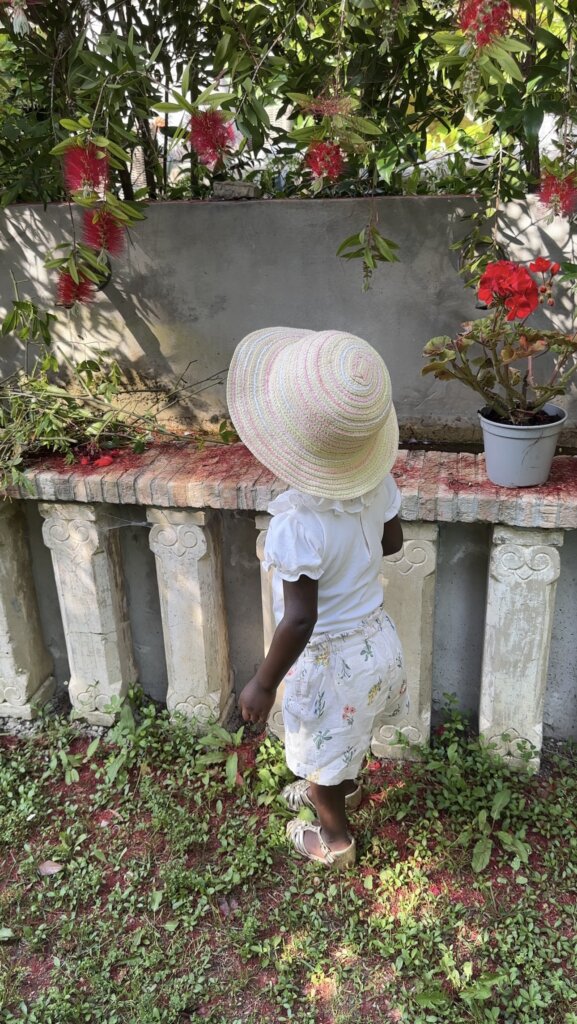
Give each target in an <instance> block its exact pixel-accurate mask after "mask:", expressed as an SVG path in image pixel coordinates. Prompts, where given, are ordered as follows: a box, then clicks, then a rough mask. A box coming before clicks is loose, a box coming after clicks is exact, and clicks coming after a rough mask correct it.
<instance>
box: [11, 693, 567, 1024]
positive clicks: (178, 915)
mask: <svg viewBox="0 0 577 1024" xmlns="http://www.w3.org/2000/svg"><path fill="white" fill-rule="evenodd" d="M286 777H287V776H286V770H285V768H284V763H283V759H282V750H281V749H280V747H279V746H278V745H277V744H276V743H274V742H272V741H271V740H270V739H268V738H264V737H245V736H243V734H242V730H241V731H239V732H237V733H234V734H229V733H227V732H225V731H224V730H223V729H219V728H216V729H214V730H212V732H211V733H210V734H209V735H208V736H206V737H204V738H202V739H200V740H199V739H196V738H195V737H194V736H193V735H192V733H191V732H190V730H189V729H188V728H187V726H186V723H184V722H177V723H170V722H169V721H168V720H167V718H166V716H165V715H164V714H162V713H158V712H157V711H156V710H155V709H154V707H151V706H148V707H147V706H143V707H141V710H140V715H139V719H138V725H137V724H136V722H135V719H134V717H133V715H132V713H131V711H130V709H129V708H125V709H124V710H123V712H122V715H121V718H120V721H119V723H118V725H117V726H116V727H115V729H114V730H113V731H112V733H111V734H109V736H108V737H107V739H106V740H103V741H100V742H98V741H93V742H89V740H87V739H85V738H82V737H79V735H78V733H77V732H76V731H75V730H74V728H73V727H72V726H71V725H69V724H67V723H66V722H64V721H54V720H52V721H49V720H47V721H46V722H45V723H44V726H43V729H42V731H41V732H40V734H39V735H38V736H37V737H35V738H34V739H29V740H16V739H14V738H12V737H0V817H1V819H2V830H1V837H0V846H1V852H0V861H1V863H2V872H1V875H0V1007H2V1009H1V1010H0V1020H1V1021H2V1024H15V1022H16V1021H18V1022H26V1024H83V1022H90V1024H92V1022H98V1024H156V1022H158V1024H192V1022H195V1024H196V1022H200V1021H204V1022H210V1024H241V1022H242V1024H262V1022H263V1021H274V1022H277V1021H278V1022H283V1021H293V1022H297V1024H313V1022H314V1024H347V1022H351V1024H352V1022H355V1024H377V1022H388V1021H392V1022H401V1021H406V1022H409V1024H442V1022H443V1024H444V1022H451V1024H461V1022H463V1024H465V1022H469V1021H472V1022H487V1024H489V1022H503V1024H541V1022H542V1024H577V934H576V933H577V834H576V830H575V797H576V793H577V761H576V759H575V757H574V755H573V752H572V751H571V750H570V749H568V750H566V751H565V752H564V753H561V754H556V755H555V756H553V757H551V758H550V759H549V760H548V761H547V763H546V764H545V767H544V770H543V771H542V772H541V773H540V774H539V775H537V776H533V777H529V776H523V775H521V776H519V775H516V774H513V773H511V772H510V771H509V769H508V768H507V766H506V765H504V764H503V763H501V762H499V761H496V760H493V759H492V758H491V757H490V755H489V754H488V753H487V751H486V750H483V749H482V748H480V746H479V744H478V743H477V742H476V741H475V740H474V739H473V738H470V737H469V736H468V734H467V730H466V728H465V725H464V723H463V722H462V721H461V720H460V719H459V718H458V717H457V716H456V715H455V714H452V713H451V714H450V715H449V718H448V721H447V723H446V725H445V726H444V728H443V729H442V730H441V732H440V733H439V734H438V735H437V736H436V737H435V742H434V744H433V746H432V748H431V749H430V750H428V751H425V752H424V754H423V758H422V760H421V761H420V762H418V763H411V764H409V763H392V762H388V763H386V762H385V763H380V762H369V765H368V767H367V769H366V771H365V777H364V784H365V787H366V796H365V799H364V801H363V804H362V805H361V808H360V809H359V811H358V812H356V814H355V816H354V826H353V827H354V831H355V835H356V837H357V842H358V847H359V851H360V856H359V863H358V865H357V867H356V868H355V870H354V871H351V872H349V873H347V874H345V875H331V874H328V873H324V872H322V871H320V870H318V869H317V868H315V866H314V865H309V864H305V863H303V862H301V861H298V860H296V859H295V858H294V857H293V856H291V854H290V852H288V851H287V848H286V845H285V839H284V828H285V823H286V820H287V818H288V814H287V813H286V812H285V811H284V810H283V808H282V807H281V806H280V804H279V803H278V802H277V801H276V799H275V796H274V794H275V793H276V792H278V790H279V788H280V787H281V786H282V784H283V782H284V780H285V778H286Z"/></svg>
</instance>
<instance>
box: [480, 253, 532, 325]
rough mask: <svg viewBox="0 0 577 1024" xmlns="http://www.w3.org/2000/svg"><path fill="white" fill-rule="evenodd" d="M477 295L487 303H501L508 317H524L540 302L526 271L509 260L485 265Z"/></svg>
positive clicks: (489, 304)
mask: <svg viewBox="0 0 577 1024" xmlns="http://www.w3.org/2000/svg"><path fill="white" fill-rule="evenodd" d="M477 294H478V297H479V300H480V301H481V302H483V303H485V305H487V306H493V305H495V303H496V302H501V303H502V304H503V305H504V306H505V308H506V309H507V311H508V312H507V320H515V319H517V318H519V319H522V320H523V319H524V318H525V317H526V316H529V314H530V313H532V312H533V311H534V310H535V309H536V308H537V306H538V305H539V290H538V288H537V285H536V284H535V281H534V280H533V278H532V277H531V275H530V273H529V271H528V270H526V269H525V267H520V266H519V265H518V264H517V263H511V261H510V260H498V261H497V262H496V263H489V264H488V266H487V268H486V270H485V273H484V274H483V276H482V277H481V280H480V282H479V289H478V292H477Z"/></svg>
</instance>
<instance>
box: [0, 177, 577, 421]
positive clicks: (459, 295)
mask: <svg viewBox="0 0 577 1024" xmlns="http://www.w3.org/2000/svg"><path fill="white" fill-rule="evenodd" d="M473 209H474V202H473V200H471V198H467V197H440V196H431V197H399V198H386V199H378V200H377V201H376V210H377V213H378V226H379V229H380V231H381V232H382V233H383V234H384V235H385V236H387V237H390V238H392V239H395V240H396V241H397V242H398V243H399V245H400V252H399V255H400V260H401V262H400V263H398V264H394V265H384V266H382V267H379V268H378V269H377V271H376V273H375V276H374V283H373V286H372V289H371V290H370V291H369V292H368V293H366V294H364V293H363V292H362V290H361V266H360V263H359V262H358V261H351V262H347V261H345V260H342V259H339V258H337V257H336V255H335V253H336V250H337V248H338V246H339V244H340V243H341V242H342V241H343V239H344V238H346V237H347V236H348V235H351V234H353V233H354V232H356V231H359V230H360V229H361V228H362V227H363V226H364V224H365V223H366V221H367V218H368V216H369V212H370V203H369V201H368V200H363V199H338V200H268V201H259V202H254V201H252V202H237V203H231V202H227V203H223V202H192V203H190V202H189V203H184V202H183V203H165V204H158V205H151V206H150V207H149V209H148V211H147V220H146V221H145V222H143V223H142V224H140V225H139V226H138V227H137V228H136V229H135V230H134V231H133V233H132V236H131V239H130V244H129V246H128V249H127V252H126V256H125V257H124V258H123V259H122V260H118V261H115V268H114V276H113V279H112V281H111V283H110V285H109V286H108V287H107V288H106V290H105V291H104V292H102V293H100V294H99V295H98V296H97V297H96V299H95V301H94V303H93V304H92V305H91V306H90V307H85V308H82V309H80V310H76V311H74V312H73V313H67V312H66V311H64V310H62V311H60V313H59V319H60V323H59V326H58V328H57V337H58V341H59V344H60V345H62V346H63V347H64V348H65V349H66V350H67V351H68V352H72V351H73V352H74V353H75V355H77V356H83V355H87V354H89V352H90V351H91V350H93V349H96V350H108V351H110V352H112V353H113V354H114V355H115V356H117V357H119V358H120V359H121V360H122V361H123V362H124V363H125V364H127V365H128V366H129V367H130V369H131V370H132V371H135V370H136V371H138V373H140V374H142V375H143V376H145V377H146V378H149V379H150V378H152V379H158V380H159V381H160V382H162V383H163V384H164V385H166V386H168V387H170V386H171V385H173V384H174V382H175V380H177V379H178V378H179V377H180V375H181V374H184V375H185V379H186V380H187V381H189V382H193V381H195V380H201V379H203V378H205V377H208V376H210V375H211V374H215V373H218V372H219V371H223V376H222V377H221V380H224V372H225V371H226V368H227V366H228V364H229V361H230V357H231V355H232V352H233V350H234V347H235V345H236V343H237V341H238V340H239V339H240V338H241V337H242V336H243V335H244V334H246V333H248V332H249V331H252V330H254V329H255V328H257V327H260V326H267V325H270V324H283V325H284V324H286V325H289V326H303V327H308V328H313V329H321V328H327V327H329V326H330V327H334V328H337V329H342V330H350V331H352V332H353V333H356V334H358V335H360V336H361V337H364V338H366V339H367V340H368V341H370V342H371V343H372V344H374V345H375V346H376V347H377V348H378V350H379V351H380V352H381V353H382V355H383V356H384V358H385V360H386V361H387V363H388V365H389V368H390V371H391V376H392V379H393V385H394V393H395V402H396V405H397V408H398V413H399V418H400V420H401V423H402V424H403V425H404V431H405V435H411V434H413V435H416V436H418V437H428V438H432V439H442V440H449V439H451V438H454V439H456V440H458V439H467V438H469V437H470V436H471V434H472V433H473V434H477V417H476V410H477V408H478V405H479V402H478V400H477V399H476V397H475V396H474V395H473V394H472V393H469V392H468V391H467V390H466V389H465V388H463V387H461V386H460V385H458V384H455V383H439V382H438V381H435V380H434V379H433V377H432V376H430V375H429V376H427V377H421V374H420V371H421V367H422V365H423V359H422V354H421V353H422V347H423V345H424V343H425V342H426V341H427V340H428V339H429V338H430V337H431V336H433V335H437V334H444V333H447V334H452V333H454V331H455V329H456V328H457V327H458V325H459V324H460V323H461V321H463V320H466V319H470V318H471V317H473V316H476V315H479V312H478V311H477V310H476V308H475V295H474V293H473V292H472V291H470V290H466V289H465V288H464V287H463V281H462V278H461V277H459V272H458V271H459V267H458V254H457V253H456V252H453V251H451V249H450V246H451V244H452V243H453V242H454V241H456V240H457V239H458V238H461V237H462V236H463V234H465V233H466V231H467V230H468V227H469V222H468V221H466V220H464V216H465V215H467V214H469V213H470V212H471V211H472V210H473ZM540 217H541V219H539V218H540ZM503 225H504V227H503V234H504V238H505V240H506V244H507V247H508V249H509V252H510V254H511V255H512V256H513V257H514V256H519V257H520V258H529V257H530V256H532V255H535V254H537V253H544V252H547V253H548V254H549V255H550V256H551V257H552V258H554V259H561V258H563V255H565V256H566V257H567V258H569V259H572V260H573V261H574V262H575V261H576V260H577V257H576V255H575V241H574V239H573V240H572V239H571V236H570V233H569V226H568V224H567V222H565V221H563V220H562V219H560V218H557V220H556V221H555V222H554V223H553V224H552V225H549V226H547V225H545V224H544V222H543V219H542V216H541V214H540V212H539V209H538V207H536V206H535V205H534V204H533V205H532V206H531V207H530V208H529V209H526V208H525V207H521V206H517V205H514V204H510V205H509V206H508V207H507V209H506V211H505V216H504V217H503ZM69 237H70V220H69V212H68V208H67V207H65V206H60V205H55V206H50V207H48V208H47V209H46V210H44V209H43V208H42V207H40V206H15V207H10V208H9V209H8V210H6V211H3V212H2V213H1V214H0V307H4V308H6V307H9V305H10V298H11V297H12V283H11V279H10V271H12V272H13V273H14V275H15V277H16V278H17V280H18V282H19V287H20V290H21V292H22V294H23V295H26V296H30V297H34V298H36V299H38V300H39V301H40V302H41V304H43V305H48V306H50V305H51V303H52V302H53V291H54V274H52V275H51V276H49V274H48V272H47V271H46V270H45V269H44V267H43V259H44V256H45V253H46V251H47V250H48V249H49V248H50V247H51V246H53V245H55V244H57V243H58V242H62V241H64V240H66V239H67V238H69ZM554 312H555V315H556V316H557V317H559V316H560V317H564V318H565V320H567V317H568V315H569V309H568V306H567V303H566V302H565V303H561V304H560V305H559V306H558V307H557V309H556V310H555V311H554ZM21 362H22V353H21V351H20V348H19V346H18V344H17V343H15V342H14V341H13V340H11V339H3V340H2V345H1V347H0V373H7V372H8V371H10V370H11V369H13V368H14V366H15V365H17V364H19V363H21ZM573 404H574V403H573ZM570 405H571V403H570ZM192 410H193V411H194V412H195V413H196V415H198V416H199V418H200V419H201V420H203V421H205V422H206V421H207V420H210V418H211V417H213V416H216V417H221V416H222V415H223V414H224V413H225V404H224V384H220V385H218V386H215V387H213V388H211V389H209V390H207V391H203V393H202V394H201V395H199V396H198V398H196V399H195V400H194V402H193V404H192ZM189 411H190V409H189ZM573 419H574V420H575V419H577V417H575V416H573Z"/></svg>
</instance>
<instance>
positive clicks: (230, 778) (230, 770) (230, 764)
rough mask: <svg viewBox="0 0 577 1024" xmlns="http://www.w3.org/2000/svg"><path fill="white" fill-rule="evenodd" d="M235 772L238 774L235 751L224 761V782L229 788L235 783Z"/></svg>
mask: <svg viewBox="0 0 577 1024" xmlns="http://www.w3.org/2000/svg"><path fill="white" fill-rule="evenodd" d="M237 772H238V754H237V753H236V751H235V752H234V753H233V754H229V756H228V757H227V759H226V768H225V774H226V781H227V782H228V784H229V786H234V784H235V783H236V774H237Z"/></svg>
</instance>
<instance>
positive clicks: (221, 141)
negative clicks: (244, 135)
mask: <svg viewBox="0 0 577 1024" xmlns="http://www.w3.org/2000/svg"><path fill="white" fill-rule="evenodd" d="M189 127H190V135H189V141H190V144H191V146H192V148H193V149H194V152H195V153H196V155H197V156H198V159H199V160H200V162H201V164H206V165H207V166H208V167H210V166H212V165H214V164H216V163H217V162H218V161H219V160H220V159H221V157H222V156H223V154H224V153H225V152H226V151H227V149H229V148H230V146H231V145H232V144H233V142H234V127H233V125H232V122H231V121H227V120H226V119H225V116H224V114H222V113H221V112H220V110H199V111H198V112H197V113H195V114H193V115H192V117H191V119H190V122H189Z"/></svg>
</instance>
